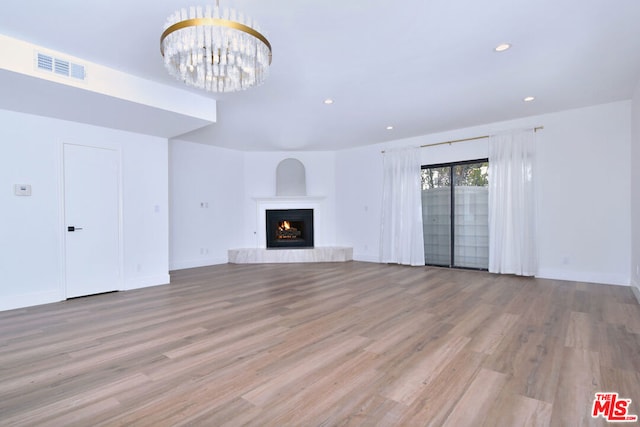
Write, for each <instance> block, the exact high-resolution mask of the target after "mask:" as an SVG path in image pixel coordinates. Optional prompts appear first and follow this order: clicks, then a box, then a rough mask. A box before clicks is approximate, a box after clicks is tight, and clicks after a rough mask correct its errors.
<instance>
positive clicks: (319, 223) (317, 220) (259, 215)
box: [253, 196, 327, 248]
mask: <svg viewBox="0 0 640 427" xmlns="http://www.w3.org/2000/svg"><path fill="white" fill-rule="evenodd" d="M325 199H326V198H325V197H317V196H299V197H291V196H286V197H285V196H282V197H253V200H255V201H256V244H257V247H258V248H266V247H267V236H266V228H267V223H266V211H267V209H313V220H314V226H313V227H314V241H315V245H316V246H323V245H326V244H327V242H326V241H325V240H324V236H325V234H326V229H325V227H326V224H325V213H324V201H325Z"/></svg>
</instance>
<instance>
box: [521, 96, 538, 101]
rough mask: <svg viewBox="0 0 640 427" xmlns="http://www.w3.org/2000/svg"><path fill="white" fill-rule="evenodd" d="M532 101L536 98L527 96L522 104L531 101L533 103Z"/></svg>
mask: <svg viewBox="0 0 640 427" xmlns="http://www.w3.org/2000/svg"><path fill="white" fill-rule="evenodd" d="M534 99H536V98H535V97H533V96H527V97H526V98H524V99H523V101H524V102H531V101H533V100H534Z"/></svg>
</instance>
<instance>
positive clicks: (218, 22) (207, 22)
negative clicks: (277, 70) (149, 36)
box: [160, 18, 272, 65]
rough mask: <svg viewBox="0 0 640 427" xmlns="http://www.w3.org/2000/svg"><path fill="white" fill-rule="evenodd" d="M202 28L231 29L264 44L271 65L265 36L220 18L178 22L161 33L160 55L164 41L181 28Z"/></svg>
mask: <svg viewBox="0 0 640 427" xmlns="http://www.w3.org/2000/svg"><path fill="white" fill-rule="evenodd" d="M202 26H217V27H226V28H231V29H234V30H238V31H242V32H243V33H246V34H249V35H251V36H253V37H255V38H257V39H258V40H260V41H261V42H262V43H264V44H265V46H267V48H268V49H269V65H271V59H272V52H271V43H269V40H267V38H266V37H265V36H263V35H262V34H261V33H259V32H258V31H256V30H254V29H253V28H251V27H249V26H247V25H244V24H241V23H239V22H235V21H230V20H228V19H220V18H192V19H185V20H184V21H179V22H176V23H175V24H173V25H171V26H170V27H169V28H167V29H166V30H164V32H163V33H162V36H160V53H161V54H162V56H163V57H164V43H163V42H164V39H165V38H167V37H168V36H169V34H172V33H174V32H176V31H178V30H181V29H183V28H188V27H202Z"/></svg>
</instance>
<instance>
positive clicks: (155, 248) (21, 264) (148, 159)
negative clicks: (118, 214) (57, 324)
mask: <svg viewBox="0 0 640 427" xmlns="http://www.w3.org/2000/svg"><path fill="white" fill-rule="evenodd" d="M0 140H1V141H2V156H0V184H1V185H0V207H1V208H2V209H1V214H0V215H1V218H2V223H3V226H2V228H1V229H0V242H1V245H0V271H1V272H2V273H1V274H2V281H1V282H0V310H4V309H11V308H18V307H25V306H29V305H36V304H43V303H48V302H54V301H59V300H62V299H64V289H63V286H64V284H63V283H62V268H63V265H62V257H63V254H62V248H63V244H62V239H63V238H64V224H63V222H62V209H61V207H62V203H61V201H62V192H61V189H62V185H61V178H62V170H61V168H62V165H61V146H62V143H65V142H68V143H77V144H86V145H94V146H104V147H114V148H118V149H120V150H121V151H122V159H123V183H124V194H123V199H124V201H123V221H124V224H123V226H124V227H123V228H124V252H125V253H124V258H125V261H124V266H123V271H124V277H123V279H124V280H123V283H124V288H125V289H131V288H137V287H142V286H148V285H156V284H162V283H168V281H169V275H168V252H169V250H168V195H167V179H168V178H167V167H166V165H167V142H166V140H164V139H161V138H156V137H149V136H144V135H138V134H133V133H128V132H122V131H116V130H110V129H106V128H100V127H95V126H89V125H83V124H78V123H72V122H67V121H62V120H56V119H49V118H44V117H38V116H33V115H27V114H22V113H15V112H10V111H4V110H0ZM14 184H31V186H32V196H31V197H18V196H15V195H14V194H13V185H14Z"/></svg>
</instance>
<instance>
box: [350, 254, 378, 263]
mask: <svg viewBox="0 0 640 427" xmlns="http://www.w3.org/2000/svg"><path fill="white" fill-rule="evenodd" d="M353 260H354V261H362V262H374V263H376V264H379V263H380V258H379V257H377V256H373V255H364V254H357V253H355V252H354V254H353Z"/></svg>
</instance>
